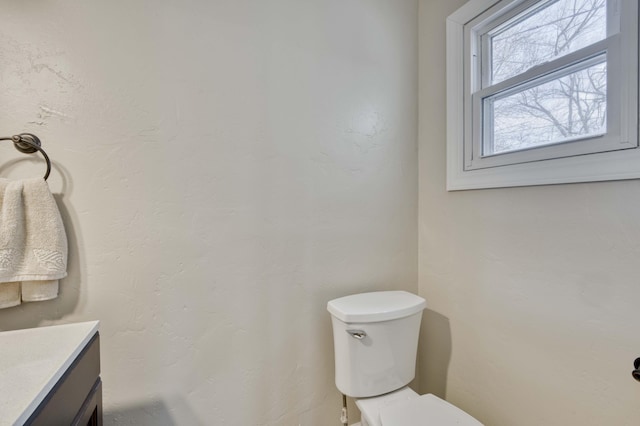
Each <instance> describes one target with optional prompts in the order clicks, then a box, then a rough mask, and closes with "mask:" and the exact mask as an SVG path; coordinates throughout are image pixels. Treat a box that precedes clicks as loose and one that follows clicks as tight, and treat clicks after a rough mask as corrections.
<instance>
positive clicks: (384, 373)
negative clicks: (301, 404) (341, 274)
mask: <svg viewBox="0 0 640 426" xmlns="http://www.w3.org/2000/svg"><path fill="white" fill-rule="evenodd" d="M425 306H426V302H425V300H424V299H423V298H422V297H419V296H416V295H415V294H412V293H408V292H406V291H378V292H373V293H361V294H354V295H351V296H345V297H341V298H339V299H334V300H331V301H330V302H329V303H328V304H327V310H328V311H329V312H330V313H331V322H332V324H333V343H334V353H335V364H336V365H335V371H336V386H337V387H338V389H339V390H340V392H342V393H343V394H345V395H347V396H350V397H353V398H365V397H370V396H376V395H381V394H384V393H387V392H391V391H394V390H396V389H399V388H401V387H403V386H406V385H407V384H408V383H409V382H410V381H411V380H413V378H414V377H415V367H416V352H417V349H418V335H419V331H420V320H421V318H422V311H423V310H424V308H425Z"/></svg>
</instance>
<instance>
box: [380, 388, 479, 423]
mask: <svg viewBox="0 0 640 426" xmlns="http://www.w3.org/2000/svg"><path fill="white" fill-rule="evenodd" d="M380 421H381V425H382V426H410V425H415V426H418V425H420V426H422V425H424V426H432V425H433V426H482V423H480V422H479V421H477V420H476V419H474V418H473V417H471V416H470V415H469V414H467V413H465V412H464V411H462V410H461V409H459V408H458V407H456V406H455V405H452V404H450V403H448V402H447V401H444V400H442V399H440V398H438V397H437V396H435V395H433V394H430V393H428V394H426V395H421V396H419V397H417V398H415V399H411V400H407V401H403V402H398V403H395V404H390V405H388V406H386V407H383V408H382V409H380Z"/></svg>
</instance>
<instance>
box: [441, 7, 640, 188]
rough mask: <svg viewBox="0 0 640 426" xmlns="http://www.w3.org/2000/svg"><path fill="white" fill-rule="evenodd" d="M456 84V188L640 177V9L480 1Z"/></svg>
mask: <svg viewBox="0 0 640 426" xmlns="http://www.w3.org/2000/svg"><path fill="white" fill-rule="evenodd" d="M447 76H448V81H447V113H448V117H447V145H448V147H447V157H448V158H447V189H449V190H455V189H471V188H488V187H498V186H520V185H536V184H548V183H566V182H583V181H594V180H611V179H630V178H638V177H640V149H638V129H637V127H638V106H637V104H638V2H637V0H502V1H496V0H493V1H492V0H471V1H469V2H468V3H467V4H466V5H465V6H463V7H462V8H461V9H459V10H458V11H457V12H455V13H454V14H453V15H451V16H450V17H449V18H448V20H447Z"/></svg>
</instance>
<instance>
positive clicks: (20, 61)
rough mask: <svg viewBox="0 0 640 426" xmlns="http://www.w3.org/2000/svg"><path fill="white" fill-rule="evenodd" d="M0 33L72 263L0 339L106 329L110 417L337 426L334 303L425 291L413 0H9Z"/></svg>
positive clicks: (11, 88)
mask: <svg viewBox="0 0 640 426" xmlns="http://www.w3.org/2000/svg"><path fill="white" fill-rule="evenodd" d="M0 35H1V38H2V43H0V99H2V102H0V133H5V134H11V133H17V132H19V131H32V132H33V133H36V134H38V135H39V136H40V137H41V138H42V140H43V142H44V146H45V148H46V149H47V151H48V153H49V154H50V155H51V157H52V159H53V161H54V170H53V173H52V176H51V179H50V186H51V188H52V190H53V192H55V193H56V194H57V198H58V201H59V204H60V207H61V209H62V210H63V215H64V218H65V222H66V224H67V227H68V233H69V237H70V251H71V257H70V270H69V272H70V274H69V277H68V278H67V279H66V280H64V281H63V282H62V294H61V296H60V298H59V299H57V300H55V301H51V302H44V303H39V304H31V305H23V306H22V307H19V308H12V309H9V310H5V311H0V328H2V329H12V328H19V327H30V326H37V325H43V324H51V323H61V322H72V321H81V320H89V319H100V320H101V321H102V326H101V332H102V338H103V340H102V360H103V366H102V368H103V378H104V386H105V388H104V389H105V403H106V415H107V420H108V422H107V424H120V425H144V424H148V425H196V424H203V425H212V424H215V425H238V426H246V425H274V426H275V425H278V426H281V425H298V424H301V425H322V426H325V425H331V424H336V425H338V424H339V421H338V417H339V408H340V396H339V394H338V392H337V390H336V389H335V386H334V381H333V358H332V357H333V351H332V341H331V329H330V321H329V316H328V313H327V312H326V310H325V305H326V302H327V301H328V300H330V299H331V298H334V297H338V296H342V295H345V294H349V293H355V292H360V291H365V290H375V289H408V290H413V291H416V289H417V229H416V228H417V161H416V157H417V146H416V139H417V112H416V111H417V68H418V67H417V2H416V1H414V0H406V1H405V0H399V1H393V2H389V1H386V0H350V1H346V2H345V1H342V0H340V1H338V0H321V1H320V0H319V1H311V2H301V1H293V0H289V1H287V0H277V1H270V2H264V1H251V0H217V1H205V0H198V1H195V0H192V1H177V0H171V1H162V2H158V1H151V0H148V1H142V0H139V1H122V0H116V1H103V2H98V1H79V0H78V1H55V0H54V1H46V2H42V1H41V2H19V1H14V2H5V4H3V10H2V25H1V26H0ZM0 149H1V150H2V160H3V161H2V164H0V174H1V175H2V176H9V177H12V178H19V177H26V176H33V175H38V174H40V173H42V172H43V166H42V163H41V162H39V161H35V160H29V159H28V158H27V157H25V156H21V155H19V154H18V153H17V152H16V151H14V150H13V149H12V148H11V147H10V145H9V144H7V145H6V146H4V147H0Z"/></svg>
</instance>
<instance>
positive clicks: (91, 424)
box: [0, 321, 102, 426]
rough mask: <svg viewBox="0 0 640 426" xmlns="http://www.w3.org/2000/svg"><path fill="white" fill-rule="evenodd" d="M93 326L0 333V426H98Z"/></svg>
mask: <svg viewBox="0 0 640 426" xmlns="http://www.w3.org/2000/svg"><path fill="white" fill-rule="evenodd" d="M98 326H99V322H98V321H91V322H82V323H76V324H65V325H56V326H51V327H38V328H31V329H26V330H15V331H5V332H0V426H21V425H32V426H45V425H46V426H58V425H59V426H67V425H73V426H97V425H102V381H101V380H100V336H99V334H98Z"/></svg>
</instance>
